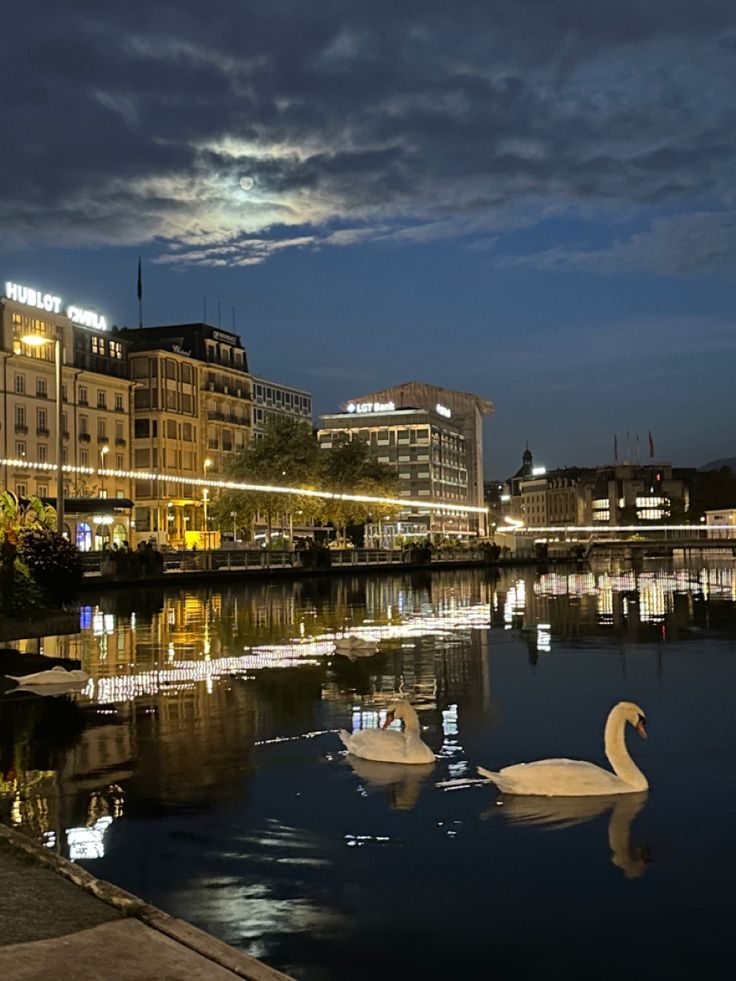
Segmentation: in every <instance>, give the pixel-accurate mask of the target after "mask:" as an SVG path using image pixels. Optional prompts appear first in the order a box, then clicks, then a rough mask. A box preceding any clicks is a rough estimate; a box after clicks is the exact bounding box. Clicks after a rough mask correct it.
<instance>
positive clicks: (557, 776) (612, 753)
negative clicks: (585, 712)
mask: <svg viewBox="0 0 736 981" xmlns="http://www.w3.org/2000/svg"><path fill="white" fill-rule="evenodd" d="M643 718H644V712H643V711H642V710H641V709H640V708H639V707H638V705H635V704H634V703H633V702H619V703H618V705H615V706H614V707H613V708H612V709H611V711H610V713H609V715H608V719H607V721H606V728H605V741H606V755H607V756H608V758H609V760H610V762H611V765H612V766H613V767H614V770H615V771H616V772H614V773H611V771H610V770H604V769H603V768H602V767H600V766H596V765H595V763H587V762H585V761H583V760H567V759H550V760H537V761H536V762H534V763H517V764H516V765H514V766H506V767H503V769H501V770H499V771H493V770H486V769H484V768H483V767H478V773H480V775H481V776H483V777H485V778H486V779H487V780H492V781H493V783H495V784H496V786H497V787H498V789H499V790H500V791H501V792H502V793H504V794H524V795H532V796H539V797H588V796H591V797H592V796H599V795H604V794H633V793H638V792H640V791H642V790H646V789H647V787H648V786H649V785H648V783H647V780H646V777H645V776H644V774H643V773H642V772H641V771H640V770H639V769H638V767H637V766H636V764H635V763H634V761H633V760H632V759H631V757H630V756H629V754H628V752H627V750H626V746H625V744H624V739H623V730H624V728H625V726H626V723H627V722H631V724H632V725H636V723H637V721H638V720H640V719H643Z"/></svg>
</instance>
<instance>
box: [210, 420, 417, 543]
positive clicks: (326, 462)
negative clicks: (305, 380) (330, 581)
mask: <svg viewBox="0 0 736 981" xmlns="http://www.w3.org/2000/svg"><path fill="white" fill-rule="evenodd" d="M230 476H231V477H232V479H233V480H240V481H243V482H247V483H253V484H261V485H266V486H281V487H296V488H298V489H304V490H325V491H331V492H336V493H339V494H361V495H367V496H371V497H395V496H396V494H397V480H396V476H395V474H394V472H393V471H392V470H391V469H390V468H389V467H386V466H384V465H383V464H380V463H376V461H375V460H373V459H372V458H371V456H370V450H369V448H368V445H367V444H366V443H365V442H364V441H362V440H359V439H353V440H350V439H347V438H342V439H338V440H336V443H335V445H334V446H333V447H332V448H330V449H327V450H324V449H323V450H321V449H320V448H319V445H318V443H317V441H316V439H315V437H314V434H313V432H312V428H311V426H310V425H309V423H307V422H304V421H302V420H296V419H290V418H288V417H286V416H274V417H272V418H271V419H269V421H268V424H267V426H266V432H265V434H264V436H263V437H262V438H260V439H257V440H255V441H254V442H252V443H251V444H250V445H249V446H247V447H246V448H245V450H243V452H242V453H241V454H240V456H239V457H238V459H237V460H236V461H235V463H234V464H233V466H232V467H231V469H230ZM398 510H399V509H398V507H397V506H395V505H380V506H377V505H375V504H366V503H360V502H355V501H344V500H340V499H332V498H315V497H310V496H307V495H304V494H299V492H298V490H297V491H296V492H295V493H293V494H284V493H277V492H269V491H240V490H226V491H223V492H222V493H221V494H220V495H219V497H218V498H217V499H216V500H215V501H214V502H213V505H212V510H211V513H212V516H213V520H214V522H215V524H216V527H218V528H219V529H220V530H221V531H230V530H231V529H233V526H234V527H235V529H236V530H237V529H239V530H240V531H241V532H242V533H245V532H246V530H249V529H250V528H251V527H252V526H253V523H254V522H255V520H256V518H257V517H258V516H259V515H260V516H261V517H262V518H263V520H264V523H265V527H266V541H267V543H268V544H269V545H270V544H271V541H272V534H273V529H274V526H275V527H277V528H278V529H279V530H280V533H281V537H282V538H283V537H285V535H286V527H287V526H288V527H293V524H294V516H295V515H298V518H299V524H300V525H303V524H308V523H311V522H318V523H320V524H322V525H328V524H332V525H333V526H334V527H335V529H336V533H337V536H338V539H342V540H344V538H345V529H346V527H347V526H348V525H349V524H363V523H364V522H366V521H369V520H371V519H373V520H375V521H381V520H385V519H386V518H388V517H392V516H394V515H395V514H396V513H397V512H398ZM244 537H247V536H246V535H245V534H244Z"/></svg>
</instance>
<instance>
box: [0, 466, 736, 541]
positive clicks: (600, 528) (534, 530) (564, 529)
mask: <svg viewBox="0 0 736 981" xmlns="http://www.w3.org/2000/svg"><path fill="white" fill-rule="evenodd" d="M0 462H1V461H0ZM496 531H497V532H503V533H505V534H509V533H514V532H516V533H518V534H525V535H526V534H528V535H539V534H541V533H542V532H545V533H551V532H554V533H555V534H556V535H567V534H570V533H572V532H576V531H587V532H593V531H594V532H597V533H598V534H599V535H606V534H608V533H609V532H611V531H634V532H636V531H730V532H732V533H733V534H734V536H736V526H734V525H706V524H705V523H704V522H699V523H698V524H695V525H565V526H562V525H552V526H550V527H535V526H532V525H524V524H519V525H513V526H509V527H508V528H496Z"/></svg>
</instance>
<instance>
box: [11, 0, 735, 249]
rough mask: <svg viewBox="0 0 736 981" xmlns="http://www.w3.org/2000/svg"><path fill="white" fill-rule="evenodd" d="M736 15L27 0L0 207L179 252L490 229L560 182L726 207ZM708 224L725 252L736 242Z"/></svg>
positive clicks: (30, 228)
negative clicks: (728, 244) (728, 242)
mask: <svg viewBox="0 0 736 981" xmlns="http://www.w3.org/2000/svg"><path fill="white" fill-rule="evenodd" d="M735 38H736V9H734V7H733V4H732V3H731V2H716V0H710V2H709V0H701V2H700V3H699V4H697V5H695V4H686V3H682V2H676V0H647V2H646V3H633V2H632V3H615V4H614V3H610V2H608V0H559V2H552V0H526V2H521V0H495V2H488V3H480V2H474V3H464V2H461V3H458V4H453V5H450V4H447V3H446V2H445V0H443V2H442V3H440V2H438V0H421V2H419V0H408V2H403V3H402V4H400V5H396V4H395V3H393V2H391V3H389V2H387V0H385V2H381V0H372V2H368V0H365V2H351V3H337V2H334V0H326V2H320V3H318V4H307V3H305V2H303V0H302V2H296V0H291V2H282V0H273V2H267V0H257V2H256V0H250V2H248V0H245V2H239V3H235V2H233V0H229V2H225V0H210V2H208V3H207V4H206V5H205V6H203V5H202V4H201V3H194V2H193V0H181V2H177V3H171V4H167V5H160V4H151V3H150V2H147V3H142V2H138V0H130V2H128V3H126V4H125V5H122V4H121V5H107V4H100V3H99V2H97V0H74V2H69V0H67V2H54V3H52V2H50V0H49V2H33V0H31V2H25V3H18V2H16V0H10V2H9V3H6V5H5V8H4V44H3V58H2V60H1V61H0V90H1V91H2V92H3V96H4V108H3V126H4V132H5V134H6V142H7V145H8V147H9V148H10V147H12V152H5V153H4V154H3V157H2V165H0V166H1V173H2V179H3V189H4V194H3V198H2V201H1V202H0V227H2V228H3V232H4V241H5V244H6V245H8V244H10V245H18V244H39V243H40V244H68V243H69V242H74V243H85V242H88V243H99V242H109V243H128V242H145V241H150V240H153V239H157V240H161V241H162V242H163V243H165V245H164V252H163V255H162V259H163V261H167V262H172V261H176V262H182V263H183V262H199V263H209V264H218V265H219V264H234V265H237V264H243V263H246V264H247V263H250V262H260V261H264V260H265V259H266V258H268V256H269V255H272V254H273V253H274V252H276V251H278V250H279V249H283V248H287V247H292V245H293V247H305V246H307V247H308V246H317V245H321V244H327V245H343V246H344V245H347V244H349V243H350V242H355V241H359V240H360V241H365V240H366V239H367V240H371V239H375V240H378V241H383V242H393V243H394V244H396V243H401V242H407V241H409V242H420V241H428V240H432V239H436V238H439V237H459V236H464V237H470V239H471V241H472V239H473V236H475V235H478V236H481V238H480V239H479V241H487V240H488V233H491V234H492V235H494V236H495V235H496V234H497V233H499V232H501V233H502V232H503V230H504V229H509V228H513V227H524V226H528V225H529V223H530V222H531V221H533V220H534V217H533V216H534V214H535V213H537V214H539V213H540V212H541V211H542V209H543V208H544V207H546V206H548V205H549V204H550V203H556V204H557V206H558V207H562V208H563V209H564V210H565V211H567V212H568V213H572V214H574V213H581V212H583V211H587V212H588V213H589V212H590V210H591V209H593V210H595V209H600V211H601V213H602V214H607V215H608V214H610V213H611V212H612V210H614V209H618V210H619V211H621V210H623V211H626V212H628V213H630V214H632V215H633V214H636V213H641V214H645V215H647V216H648V217H649V218H650V219H652V220H655V221H656V220H657V209H658V208H660V209H661V208H665V207H672V205H673V204H676V206H677V208H678V209H679V210H681V211H687V210H688V209H689V210H691V211H692V212H693V213H694V214H702V213H703V212H705V211H706V210H710V211H713V212H715V211H717V210H718V209H719V208H720V207H722V206H724V205H728V206H730V200H731V199H730V195H731V183H732V174H733V172H734V170H736V160H735V159H734V157H735V156H736V150H735V149H734V148H735V147H736V141H735V140H734V137H735V136H736V112H735V111H734V110H733V108H732V102H733V100H732V92H733V88H734V84H735V83H736V67H735V62H734V57H733V56H734V45H735ZM243 177H248V178H249V179H252V182H253V186H252V188H248V187H247V184H248V182H247V181H246V189H245V190H244V188H243V185H242V184H241V178H243ZM707 224H708V223H705V224H704V225H701V232H700V239H699V242H700V253H699V254H700V255H701V257H702V258H703V260H705V259H706V257H707V256H708V254H709V249H711V251H712V250H713V249H715V253H716V255H717V256H720V255H721V254H722V252H723V251H724V247H723V245H722V240H723V228H721V229H720V230H719V229H718V228H717V223H711V224H710V225H708V228H710V229H711V231H713V232H714V234H716V235H717V236H720V238H718V241H716V242H715V243H709V242H708V241H707V231H708V228H706V227H705V226H706V225H707ZM663 241H664V236H663V234H660V235H659V236H656V235H654V236H650V239H649V241H648V242H647V243H644V242H643V241H640V242H639V247H640V248H643V247H644V245H645V244H647V245H648V247H650V248H658V247H661V245H662V243H663ZM167 243H168V244H167ZM269 243H270V244H269ZM287 243H291V244H287ZM719 243H721V244H719ZM499 244H500V245H502V243H499ZM711 245H712V247H713V248H711ZM601 251H603V252H606V251H611V250H601ZM612 252H613V258H610V260H609V261H610V263H611V264H612V265H615V263H616V261H620V256H621V254H622V246H621V245H620V244H615V245H614V246H613V250H612ZM616 255H618V256H619V260H616V259H615V256H616ZM563 261H567V262H568V264H569V263H570V262H571V261H573V260H572V253H568V254H567V257H566V259H563V258H562V257H561V256H559V257H558V258H557V259H551V258H550V257H549V256H548V258H547V259H545V260H544V261H543V263H542V264H546V265H548V266H549V265H554V264H555V262H557V263H558V264H562V262H563ZM588 261H592V260H590V258H589V260H588ZM601 261H603V260H601ZM651 261H653V262H655V264H656V261H655V260H651ZM603 264H604V265H605V261H603ZM663 265H665V266H666V265H668V263H667V262H664V261H663Z"/></svg>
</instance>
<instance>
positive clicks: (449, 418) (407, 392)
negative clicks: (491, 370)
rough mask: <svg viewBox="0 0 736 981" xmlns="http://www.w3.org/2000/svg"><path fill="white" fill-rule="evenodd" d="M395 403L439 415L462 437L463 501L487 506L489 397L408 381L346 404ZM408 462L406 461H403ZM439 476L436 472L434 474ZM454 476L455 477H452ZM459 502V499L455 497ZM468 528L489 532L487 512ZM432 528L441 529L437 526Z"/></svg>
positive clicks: (490, 412) (490, 408) (481, 533)
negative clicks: (485, 419) (485, 461)
mask: <svg viewBox="0 0 736 981" xmlns="http://www.w3.org/2000/svg"><path fill="white" fill-rule="evenodd" d="M376 403H377V404H379V405H380V404H386V403H392V404H393V405H394V406H395V407H396V408H397V409H402V408H418V409H423V410H425V411H426V412H428V413H430V414H434V415H438V416H440V417H441V418H442V419H443V420H444V422H445V423H446V424H447V425H448V427H451V429H452V431H454V432H456V433H458V434H459V435H460V436H462V438H463V447H464V450H463V453H464V462H463V466H462V469H464V470H465V476H464V477H463V483H465V485H466V491H465V497H464V500H465V501H466V502H467V503H468V504H469V505H472V506H474V507H476V508H484V494H483V417H484V416H492V415H493V413H494V411H495V409H494V406H493V402H491V401H490V399H486V398H482V397H481V396H480V395H473V394H471V393H469V392H458V391H455V390H454V389H452V388H443V387H442V386H439V385H430V384H428V383H427V382H417V381H413V382H406V383H405V384H403V385H396V386H394V387H393V388H383V389H381V390H380V391H377V392H372V393H370V394H368V395H362V396H360V397H359V398H355V399H353V400H352V402H351V403H348V404H347V405H346V408H349V406H350V405H353V406H358V405H370V404H376ZM403 462H406V461H403ZM438 466H439V468H440V480H441V479H442V470H443V469H444V467H445V464H444V462H443V460H442V459H441V458H440V459H439V461H438ZM435 476H436V474H435V472H434V471H433V473H432V477H433V478H434V477H435ZM452 479H455V478H452ZM454 500H455V502H457V498H455V499H454ZM469 530H470V531H471V532H472V533H477V534H480V535H486V534H487V533H488V529H487V527H486V518H485V517H484V514H480V515H476V516H475V517H474V518H472V519H471V521H470V525H469ZM433 531H441V528H436V527H435V528H434V529H433Z"/></svg>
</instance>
